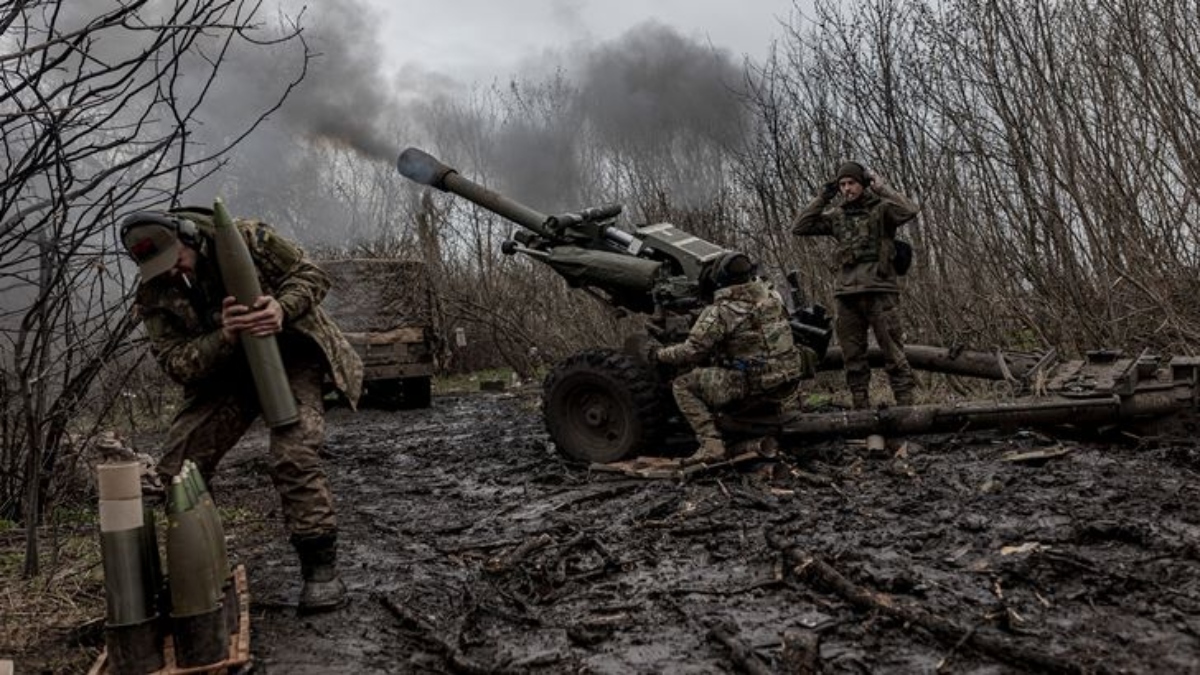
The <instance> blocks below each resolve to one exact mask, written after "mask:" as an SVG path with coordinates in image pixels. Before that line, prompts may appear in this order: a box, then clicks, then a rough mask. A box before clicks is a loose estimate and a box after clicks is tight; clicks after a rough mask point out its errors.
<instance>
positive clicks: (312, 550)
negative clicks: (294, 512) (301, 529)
mask: <svg viewBox="0 0 1200 675" xmlns="http://www.w3.org/2000/svg"><path fill="white" fill-rule="evenodd" d="M292 545H293V546H295V548H296V554H297V555H298V556H299V557H300V573H301V575H303V577H304V587H303V588H301V589H300V605H299V611H300V613H301V614H315V613H317V612H328V611H331V610H334V609H337V608H338V607H341V606H342V605H343V604H345V603H346V600H347V598H346V584H345V583H344V582H342V578H341V577H340V576H339V575H338V571H337V534H336V533H332V534H319V535H313V536H304V537H297V536H293V537H292Z"/></svg>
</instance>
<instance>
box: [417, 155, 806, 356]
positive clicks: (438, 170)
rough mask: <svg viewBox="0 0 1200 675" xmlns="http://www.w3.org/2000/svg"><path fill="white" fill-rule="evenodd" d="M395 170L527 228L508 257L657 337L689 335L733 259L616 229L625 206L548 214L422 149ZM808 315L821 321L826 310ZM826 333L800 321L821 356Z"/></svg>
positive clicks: (699, 243) (684, 242) (661, 227)
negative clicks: (716, 277) (627, 316)
mask: <svg viewBox="0 0 1200 675" xmlns="http://www.w3.org/2000/svg"><path fill="white" fill-rule="evenodd" d="M397 167H398V168H399V170H400V173H401V174H403V175H404V176H406V177H407V178H409V179H411V180H413V181H416V182H418V183H421V184H423V185H429V186H432V187H435V188H437V189H439V190H443V191H445V192H451V193H453V194H456V195H458V196H460V197H463V198H465V199H467V200H469V201H471V202H472V203H474V204H477V205H478V206H481V207H483V208H485V209H487V210H489V211H491V212H493V213H496V214H498V215H500V216H502V217H504V218H506V219H508V220H510V221H512V222H514V223H516V224H517V225H520V226H521V227H523V228H525V229H524V230H521V231H517V232H515V233H514V234H513V236H512V238H511V239H509V240H508V241H506V242H504V244H503V245H502V247H501V250H502V251H503V252H504V253H506V254H509V255H514V254H522V255H526V256H528V257H530V258H532V259H534V260H537V261H538V262H540V263H543V264H545V265H547V266H549V267H550V268H551V269H553V270H554V271H555V272H557V273H558V274H559V275H560V276H562V277H563V278H564V279H566V281H567V283H568V284H570V285H571V286H573V287H576V288H582V289H584V290H585V291H587V292H589V293H591V294H593V295H596V296H598V297H600V298H601V299H602V300H603V301H604V302H606V303H608V304H610V305H612V306H614V307H618V308H620V309H623V310H627V311H630V312H634V313H639V314H645V315H648V318H649V320H650V321H651V323H652V324H655V325H656V327H657V329H658V330H657V331H656V334H658V335H660V336H661V337H662V338H663V339H664V340H667V341H673V340H674V339H681V338H682V337H683V336H684V335H686V333H687V328H688V326H689V325H690V319H692V318H694V314H695V311H696V310H698V309H700V308H702V307H704V306H705V305H706V304H708V299H707V298H709V297H710V296H711V293H712V290H713V288H712V281H711V276H712V273H713V268H714V267H715V265H716V263H717V262H718V261H719V260H720V259H721V257H722V256H723V255H724V254H726V253H729V250H728V249H726V248H723V247H721V246H718V245H716V244H713V243H711V242H708V241H705V240H703V239H701V238H699V237H696V236H694V235H692V234H689V233H687V232H685V231H683V230H681V229H679V228H678V227H675V226H674V225H672V224H670V223H658V224H654V225H646V226H641V227H637V226H629V225H625V224H623V223H619V222H618V220H617V218H618V216H620V215H621V213H622V210H623V209H622V206H621V205H620V204H610V205H606V206H598V207H593V208H587V209H582V210H580V211H577V212H571V213H560V214H557V215H547V214H544V213H542V212H540V211H537V210H535V209H532V208H530V207H528V206H526V205H524V204H521V203H519V202H516V201H514V200H512V199H510V198H508V197H505V196H504V195H501V194H500V193H498V192H495V191H494V190H490V189H488V188H486V187H483V186H482V185H479V184H478V183H475V182H473V181H471V180H469V179H467V178H464V177H463V176H462V175H460V174H459V173H458V171H456V170H455V169H452V168H450V167H448V166H446V165H445V164H443V163H441V162H440V161H438V160H437V159H435V158H434V157H432V156H431V155H429V154H428V153H426V152H424V151H422V150H418V149H417V148H408V149H407V150H405V151H404V152H402V153H401V154H400V159H399V160H398V162H397ZM803 310H811V308H797V309H796V315H797V316H799V315H800V314H799V313H800V312H801V311H803ZM689 313H690V314H691V315H692V316H689ZM805 316H821V317H823V311H822V312H819V313H814V312H811V311H810V312H809V314H806V315H805ZM828 329H829V325H828V321H827V320H825V321H824V322H822V321H821V320H817V321H815V322H814V323H813V324H804V323H803V322H799V323H796V327H795V328H794V329H793V332H794V333H796V335H797V338H798V339H800V341H801V342H802V343H803V344H806V345H809V346H811V347H813V348H814V350H816V351H818V353H821V354H823V353H824V347H825V345H826V344H828V340H829V330H828ZM797 331H798V332H797Z"/></svg>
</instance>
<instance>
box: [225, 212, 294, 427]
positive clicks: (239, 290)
mask: <svg viewBox="0 0 1200 675" xmlns="http://www.w3.org/2000/svg"><path fill="white" fill-rule="evenodd" d="M213 215H214V219H213V220H214V222H215V224H216V241H217V265H218V266H219V267H220V268H221V279H222V280H223V281H224V282H225V288H226V289H227V290H228V291H229V294H230V295H232V296H233V297H235V298H237V301H238V302H239V303H241V304H243V305H246V306H247V307H251V306H253V305H254V302H255V301H256V300H257V299H258V298H259V297H260V296H261V295H262V286H260V285H259V283H258V274H257V272H256V271H255V269H254V261H253V259H251V258H250V249H249V248H248V247H247V246H246V241H245V240H244V239H242V235H241V234H240V233H239V232H238V230H237V228H236V227H234V224H233V219H232V218H230V216H229V211H227V210H226V209H225V202H223V201H222V200H221V199H219V198H218V199H217V200H216V201H215V202H214V203H213ZM241 343H242V349H244V350H245V352H246V360H247V361H249V363H250V374H251V375H252V376H253V377H254V387H255V389H256V390H257V391H258V402H259V405H260V406H261V407H262V411H263V419H264V420H265V421H266V423H267V426H269V427H271V428H275V427H282V426H286V425H288V424H293V423H295V422H296V420H297V419H299V418H300V415H299V413H298V412H297V410H296V397H295V396H294V395H293V394H292V389H291V386H290V385H289V384H288V379H287V372H286V371H285V370H284V369H283V359H282V358H281V357H280V355H279V344H278V343H277V342H276V341H275V336H273V335H268V336H266V337H254V336H251V335H242V336H241Z"/></svg>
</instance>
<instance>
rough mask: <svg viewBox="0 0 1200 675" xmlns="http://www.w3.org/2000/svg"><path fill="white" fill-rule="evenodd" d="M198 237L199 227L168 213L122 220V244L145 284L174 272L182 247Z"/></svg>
mask: <svg viewBox="0 0 1200 675" xmlns="http://www.w3.org/2000/svg"><path fill="white" fill-rule="evenodd" d="M195 236H196V226H195V224H193V223H192V222H191V221H188V220H182V219H179V218H176V217H174V216H172V215H171V214H170V213H168V212H166V211H138V212H136V213H133V214H130V215H129V216H126V217H125V219H124V220H122V221H121V243H123V244H124V245H125V250H126V251H128V252H129V256H130V257H131V258H133V260H134V262H136V263H137V265H138V270H139V271H140V272H141V274H142V281H149V280H150V279H153V278H154V277H157V276H159V275H160V274H163V273H164V272H168V271H170V269H171V268H172V267H174V266H175V261H176V260H178V259H179V249H180V247H181V246H182V245H183V244H185V243H188V242H187V241H186V239H187V238H189V237H192V238H194V237H195ZM181 239H182V240H183V241H181Z"/></svg>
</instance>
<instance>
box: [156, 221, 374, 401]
mask: <svg viewBox="0 0 1200 675" xmlns="http://www.w3.org/2000/svg"><path fill="white" fill-rule="evenodd" d="M192 220H194V221H196V223H197V226H198V227H199V229H200V231H201V232H202V233H204V234H205V235H206V236H204V237H201V242H200V250H199V252H198V253H199V255H197V256H196V258H197V259H196V273H195V275H194V276H195V281H194V282H192V286H191V287H190V288H189V287H188V286H187V285H185V284H184V283H183V281H182V280H181V279H179V278H177V277H174V276H172V275H170V274H163V275H160V276H158V277H155V278H153V279H151V280H150V281H148V282H144V283H142V284H141V285H140V286H138V290H137V305H138V311H139V312H140V314H141V316H142V318H143V319H144V320H145V323H146V333H147V334H148V335H149V337H150V351H151V352H152V353H153V354H154V357H155V358H156V359H157V360H158V363H159V365H161V366H162V369H163V370H164V371H165V372H166V373H167V375H169V376H170V377H171V379H173V380H175V381H176V382H179V383H180V384H182V385H183V386H184V388H185V390H186V391H187V393H188V395H191V394H192V393H194V392H195V391H196V390H197V389H198V388H200V387H204V386H211V385H213V384H216V385H218V386H219V385H220V383H221V382H222V381H223V380H224V379H226V378H223V377H222V371H224V370H225V369H227V368H229V367H239V366H242V365H244V362H242V363H240V364H239V360H240V359H244V356H242V355H241V347H240V346H239V345H231V344H229V343H228V342H225V341H224V340H223V339H222V338H221V329H220V318H221V302H222V300H224V298H225V297H226V296H227V295H228V293H227V292H226V291H225V285H224V283H223V282H222V281H221V274H220V270H219V268H218V267H217V262H216V256H215V255H214V254H215V251H214V250H213V239H212V233H213V229H212V225H211V223H207V222H204V221H203V220H199V219H196V218H193V219H192ZM235 224H236V226H237V228H238V230H239V231H240V232H241V234H242V237H243V238H244V239H245V240H246V244H247V246H249V248H250V257H251V258H252V259H253V260H254V266H255V267H256V268H257V271H258V281H259V283H260V284H261V286H262V290H263V293H264V294H265V295H270V296H272V297H274V298H275V299H276V300H278V301H279V305H280V306H281V307H282V308H283V313H284V320H283V333H282V334H281V335H280V337H281V338H282V339H283V340H285V341H286V338H287V335H288V334H289V333H293V334H300V335H304V336H307V337H308V338H311V339H312V340H313V341H314V342H316V344H317V345H318V346H319V347H320V348H321V352H322V353H323V354H324V356H325V361H326V367H327V371H328V373H329V374H330V375H331V376H332V378H333V382H334V385H335V386H337V388H338V389H339V390H340V391H341V392H342V393H344V394H345V395H346V398H348V399H349V400H350V403H351V405H357V403H358V398H359V395H360V394H361V392H362V374H363V366H362V361H361V360H360V359H359V357H358V354H357V353H355V351H354V348H353V347H351V346H350V343H348V342H347V341H346V338H345V337H344V336H343V335H342V331H341V330H340V329H339V328H338V327H337V324H335V323H334V322H333V320H332V319H331V318H329V315H328V314H326V313H325V310H323V309H322V308H321V306H320V304H321V301H322V300H323V299H324V298H325V293H326V291H328V290H329V277H328V276H327V275H326V274H325V272H324V271H322V270H321V268H319V267H317V266H316V265H314V264H313V263H312V262H311V261H310V260H308V258H306V257H305V255H304V252H303V251H301V250H300V248H298V247H297V246H296V245H295V244H293V243H291V242H289V241H288V240H286V239H284V238H283V237H280V236H279V235H278V234H277V233H276V232H275V230H274V229H272V228H271V227H270V226H268V225H266V224H264V223H260V222H258V221H253V220H238V221H237V222H236V223H235ZM284 356H285V358H286V353H285V355H284Z"/></svg>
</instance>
